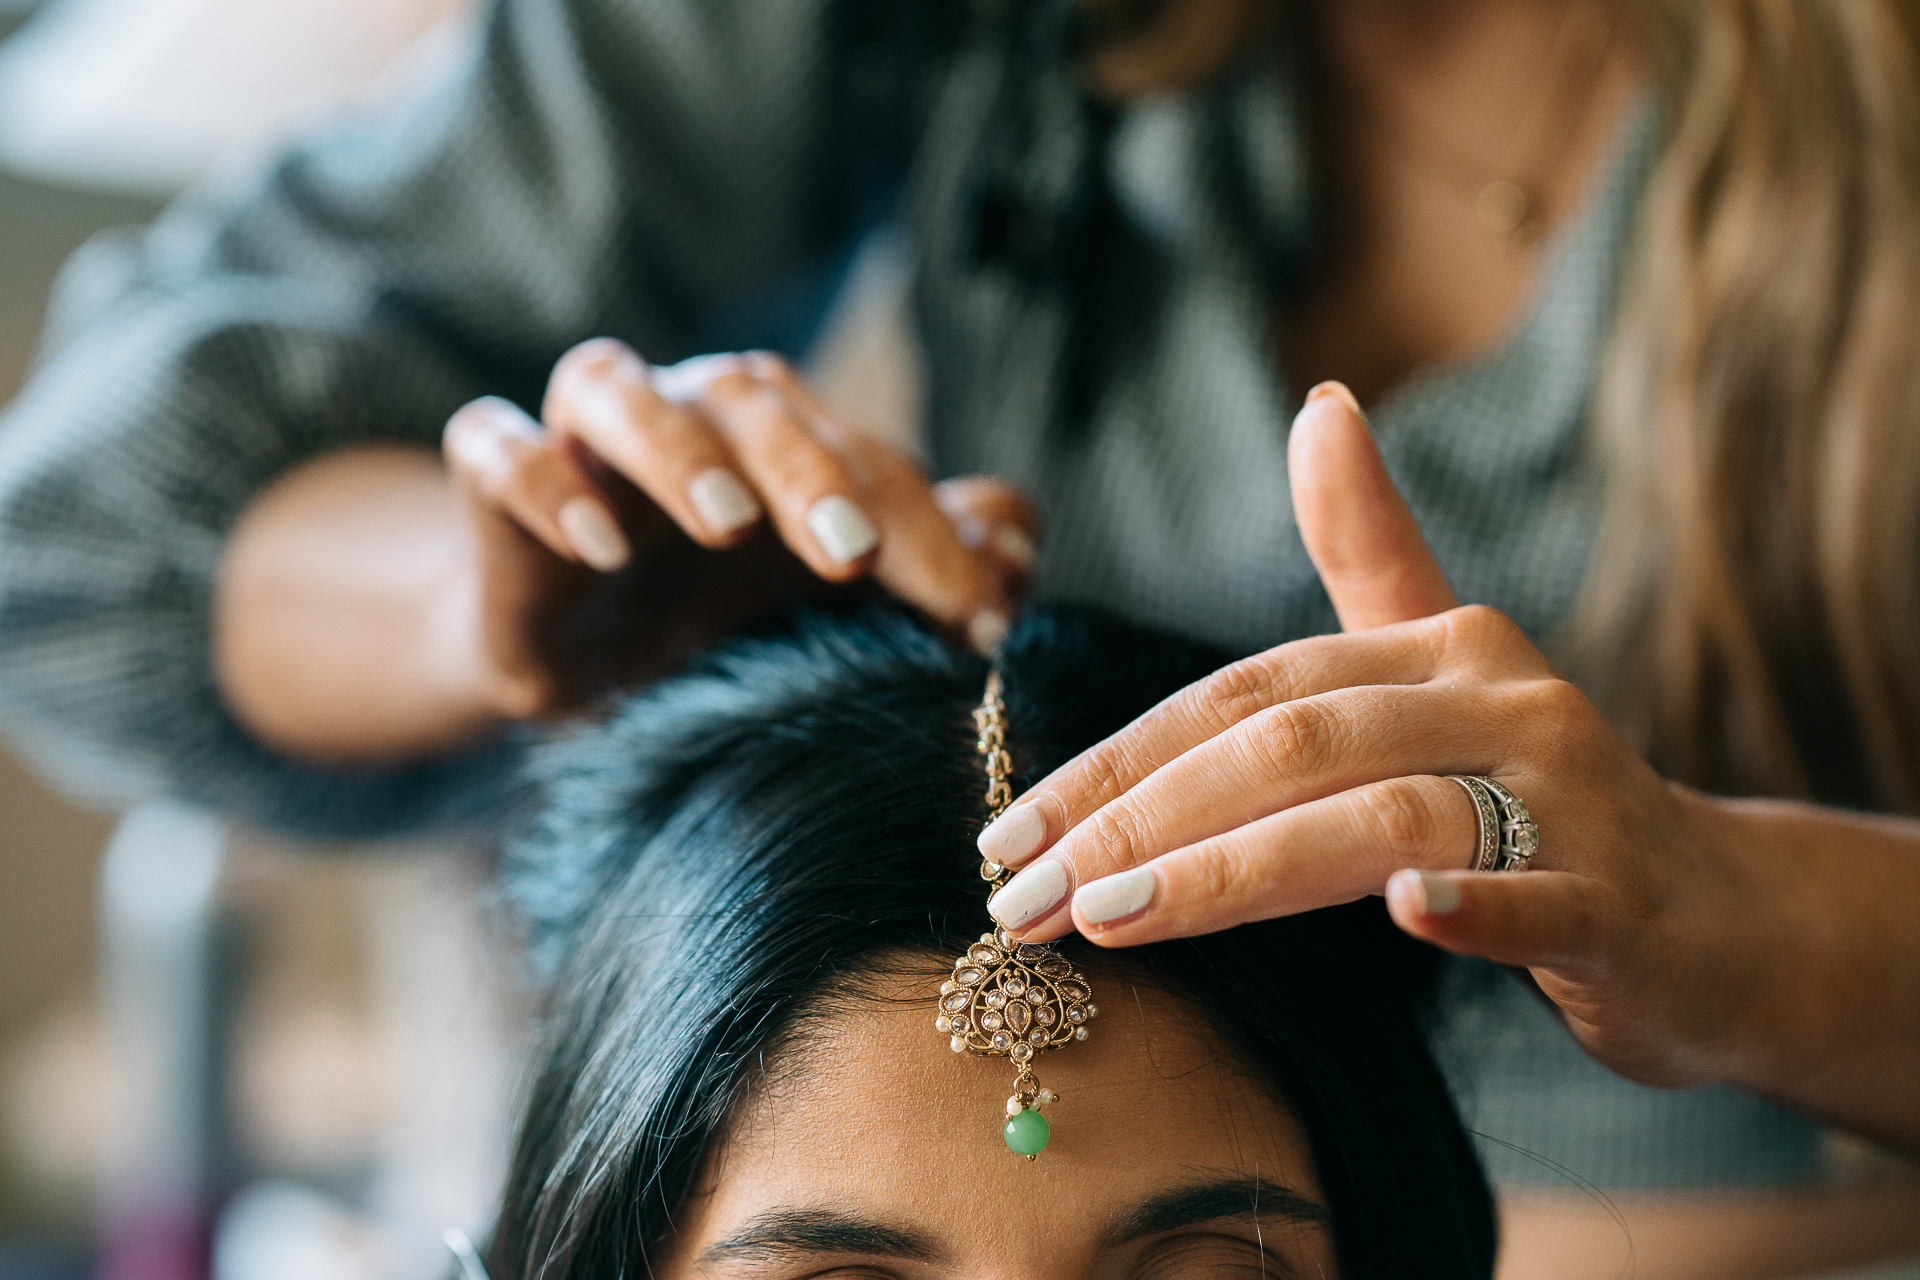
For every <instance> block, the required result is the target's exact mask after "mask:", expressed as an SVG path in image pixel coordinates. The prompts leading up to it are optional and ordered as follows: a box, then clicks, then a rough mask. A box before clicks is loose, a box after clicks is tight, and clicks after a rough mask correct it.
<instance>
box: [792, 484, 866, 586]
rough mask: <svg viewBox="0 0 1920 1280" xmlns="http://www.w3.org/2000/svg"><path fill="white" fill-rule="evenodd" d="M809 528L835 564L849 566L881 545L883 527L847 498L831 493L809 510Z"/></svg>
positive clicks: (839, 567)
mask: <svg viewBox="0 0 1920 1280" xmlns="http://www.w3.org/2000/svg"><path fill="white" fill-rule="evenodd" d="M807 529H808V531H809V532H810V533H812V534H813V539H814V542H815V543H817V544H818V545H819V547H820V550H821V551H822V552H824V553H825V554H826V556H827V558H828V559H829V560H831V561H832V562H833V564H834V566H835V568H837V569H840V570H849V569H851V568H852V567H853V565H854V563H855V562H856V561H858V560H859V559H860V558H861V557H863V556H865V555H867V554H868V553H869V552H871V551H873V550H874V548H876V547H878V546H879V545H880V531H879V530H878V529H876V528H874V526H873V521H871V520H869V519H868V518H867V515H866V513H865V512H864V511H862V510H860V508H859V507H856V506H854V505H853V503H852V502H851V501H850V500H848V499H847V498H844V497H842V496H841V495H839V494H837V493H830V494H828V495H827V496H826V497H824V498H822V499H820V500H819V501H818V502H816V503H814V504H813V506H812V507H810V508H809V509H808V511H807Z"/></svg>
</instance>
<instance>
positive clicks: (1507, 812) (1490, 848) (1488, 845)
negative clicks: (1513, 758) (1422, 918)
mask: <svg viewBox="0 0 1920 1280" xmlns="http://www.w3.org/2000/svg"><path fill="white" fill-rule="evenodd" d="M1447 780H1448V781H1449V782H1457V783H1459V784H1460V786H1461V788H1462V789H1463V790H1465V791H1466V793H1467V795H1468V796H1469V797H1471V798H1472V800H1473V813H1474V818H1475V821H1476V823H1477V824H1478V831H1477V832H1476V836H1477V838H1476V840H1475V843H1474V857H1473V864H1472V866H1471V867H1469V868H1468V869H1469V870H1472V871H1525V870H1526V869H1527V867H1528V866H1529V865H1531V864H1532V862H1533V855H1534V853H1535V852H1537V851H1538V850H1539V848H1540V828H1539V827H1537V826H1535V825H1534V821H1533V815H1531V814H1529V813H1528V812H1527V806H1526V804H1525V803H1524V802H1522V800H1521V799H1520V797H1519V796H1516V795H1515V794H1513V792H1511V791H1509V790H1507V789H1506V788H1505V787H1504V786H1502V785H1501V784H1500V783H1498V782H1495V781H1494V780H1493V779H1492V778H1487V777H1481V776H1478V775H1469V774H1449V775H1448V779H1447Z"/></svg>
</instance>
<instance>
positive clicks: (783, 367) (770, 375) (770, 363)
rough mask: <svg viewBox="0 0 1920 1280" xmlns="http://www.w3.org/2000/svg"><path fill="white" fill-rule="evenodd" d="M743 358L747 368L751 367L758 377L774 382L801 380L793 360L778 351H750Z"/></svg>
mask: <svg viewBox="0 0 1920 1280" xmlns="http://www.w3.org/2000/svg"><path fill="white" fill-rule="evenodd" d="M743 358H744V360H745V361H746V365H747V368H749V369H751V370H752V371H753V373H754V375H755V376H756V377H760V378H765V379H767V380H768V381H772V382H795V381H798V380H799V377H800V374H799V372H798V371H797V370H796V369H795V368H794V367H793V361H791V360H789V359H787V358H786V357H785V356H783V355H781V354H780V353H779V352H777V351H749V352H747V353H746V355H745V356H744V357H743Z"/></svg>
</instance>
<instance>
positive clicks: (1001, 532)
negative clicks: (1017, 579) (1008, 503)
mask: <svg viewBox="0 0 1920 1280" xmlns="http://www.w3.org/2000/svg"><path fill="white" fill-rule="evenodd" d="M989 540H990V541H991V543H992V545H993V549H994V550H995V551H997V552H999V553H1000V556H1001V558H1002V559H1004V560H1006V562H1007V563H1008V564H1010V565H1012V566H1013V567H1014V568H1016V569H1018V570H1019V571H1020V572H1022V573H1027V572H1030V571H1031V570H1032V569H1033V562H1034V561H1035V560H1037V559H1039V556H1040V552H1039V549H1038V548H1036V547H1035V546H1034V545H1033V539H1032V538H1031V537H1030V536H1029V535H1028V534H1027V531H1026V530H1025V529H1022V528H1020V527H1019V526H1017V525H1011V524H1003V525H1000V526H998V527H997V528H995V529H994V531H993V533H992V534H991V535H990V538H989Z"/></svg>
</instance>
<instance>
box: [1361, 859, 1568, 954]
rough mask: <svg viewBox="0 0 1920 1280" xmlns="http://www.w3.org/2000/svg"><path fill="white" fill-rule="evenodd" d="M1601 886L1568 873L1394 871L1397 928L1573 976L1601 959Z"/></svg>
mask: <svg viewBox="0 0 1920 1280" xmlns="http://www.w3.org/2000/svg"><path fill="white" fill-rule="evenodd" d="M1600 893H1601V891H1600V887H1599V885H1598V884H1597V883H1596V882H1595V881H1593V880H1591V879H1589V878H1588V877H1586V876H1581V875H1575V874H1573V873H1572V872H1569V871H1522V872H1511V871H1414V870H1407V871H1396V872H1394V873H1393V875H1392V877H1391V878H1389V879H1388V881H1387V892H1386V896H1387V911H1388V913H1389V914H1391V915H1392V916H1393V921H1394V923H1395V924H1397V925H1399V926H1400V927H1401V928H1402V929H1404V930H1405V931H1406V932H1408V933H1410V934H1412V935H1413V936H1414V937H1416V938H1420V939H1422V940H1424V941H1426V942H1431V943H1433V944H1434V945H1435V946H1438V947H1445V948H1446V949H1447V950H1449V951H1457V952H1460V953H1462V954H1464V955H1472V956H1481V957H1483V958H1485V959H1488V960H1492V961H1494V962H1496V963H1498V964H1506V965H1513V966H1515V967H1516V968H1523V969H1551V970H1554V971H1555V972H1557V973H1560V974H1561V975H1562V976H1565V977H1575V976H1577V975H1579V974H1580V973H1581V972H1582V971H1584V970H1588V969H1591V968H1592V967H1593V966H1595V965H1597V964H1599V963H1600V962H1601V961H1602V959H1603V954H1602V953H1603V949H1604V948H1603V943H1604V937H1603V934H1604V929H1603V922H1604V920H1605V916H1606V911H1605V907H1604V906H1603V904H1602V901H1601V897H1600Z"/></svg>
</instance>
